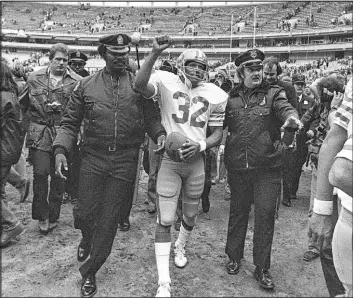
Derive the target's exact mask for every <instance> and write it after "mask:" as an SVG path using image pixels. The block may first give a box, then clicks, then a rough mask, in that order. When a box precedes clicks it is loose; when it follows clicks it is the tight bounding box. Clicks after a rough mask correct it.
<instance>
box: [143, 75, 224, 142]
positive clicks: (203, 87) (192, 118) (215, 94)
mask: <svg viewBox="0 0 353 298" xmlns="http://www.w3.org/2000/svg"><path fill="white" fill-rule="evenodd" d="M150 83H152V84H153V85H154V87H155V94H154V96H153V99H154V100H158V102H159V107H160V109H161V118H162V125H163V126H164V128H165V130H166V131H167V135H168V134H170V133H171V132H180V133H182V134H183V135H185V136H187V137H188V138H190V139H191V140H193V141H195V142H198V141H204V140H206V129H207V125H208V126H223V121H224V114H225V108H226V105H227V99H228V94H227V93H226V92H224V91H223V90H222V89H221V88H219V87H217V86H216V85H214V84H212V83H202V84H200V85H199V86H197V87H196V88H192V89H189V88H188V87H187V86H186V85H185V84H184V83H183V82H182V81H181V79H180V77H179V76H178V75H175V74H173V73H171V72H167V71H162V70H157V71H156V72H154V73H153V74H152V75H151V79H150Z"/></svg>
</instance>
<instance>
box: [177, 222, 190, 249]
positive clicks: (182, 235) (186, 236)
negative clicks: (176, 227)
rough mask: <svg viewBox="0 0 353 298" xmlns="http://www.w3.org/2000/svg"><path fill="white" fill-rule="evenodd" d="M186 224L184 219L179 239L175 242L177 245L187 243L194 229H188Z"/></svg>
mask: <svg viewBox="0 0 353 298" xmlns="http://www.w3.org/2000/svg"><path fill="white" fill-rule="evenodd" d="M184 224H185V223H184V221H182V223H181V227H180V231H179V237H178V240H177V241H176V242H175V246H178V245H179V244H181V245H182V246H183V247H184V246H185V245H186V242H187V241H188V240H189V238H190V235H191V231H192V230H190V231H189V230H187V229H186V228H185V227H184Z"/></svg>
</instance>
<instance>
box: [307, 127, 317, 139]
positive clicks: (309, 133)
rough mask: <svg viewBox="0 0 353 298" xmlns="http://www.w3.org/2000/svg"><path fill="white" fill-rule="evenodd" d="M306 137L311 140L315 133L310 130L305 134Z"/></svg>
mask: <svg viewBox="0 0 353 298" xmlns="http://www.w3.org/2000/svg"><path fill="white" fill-rule="evenodd" d="M306 136H307V137H308V138H309V139H312V138H313V137H314V136H315V133H314V132H313V131H312V130H311V129H310V130H308V131H307V132H306Z"/></svg>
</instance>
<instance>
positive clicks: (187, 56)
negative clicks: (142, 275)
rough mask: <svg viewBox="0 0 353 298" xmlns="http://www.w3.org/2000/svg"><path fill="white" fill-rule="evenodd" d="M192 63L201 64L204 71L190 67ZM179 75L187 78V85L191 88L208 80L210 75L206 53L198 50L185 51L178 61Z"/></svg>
mask: <svg viewBox="0 0 353 298" xmlns="http://www.w3.org/2000/svg"><path fill="white" fill-rule="evenodd" d="M190 62H198V63H200V64H201V65H202V66H203V68H204V69H199V68H194V67H190V66H188V64H189V63H190ZM176 66H177V69H178V73H179V74H180V75H182V76H183V77H184V78H185V84H186V85H187V86H188V87H189V88H191V83H193V84H192V85H197V84H198V83H200V82H204V81H206V80H207V74H208V68H209V66H208V59H207V57H206V55H205V53H204V52H202V51H201V50H198V49H188V50H185V51H184V52H183V53H181V54H180V56H179V57H178V59H177V64H176Z"/></svg>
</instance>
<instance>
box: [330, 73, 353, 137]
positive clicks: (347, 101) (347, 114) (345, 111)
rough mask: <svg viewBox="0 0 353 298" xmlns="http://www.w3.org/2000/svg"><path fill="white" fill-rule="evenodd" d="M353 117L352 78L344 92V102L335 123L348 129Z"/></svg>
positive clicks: (337, 113) (336, 115)
mask: <svg viewBox="0 0 353 298" xmlns="http://www.w3.org/2000/svg"><path fill="white" fill-rule="evenodd" d="M351 119H352V78H351V79H350V80H349V82H348V84H347V86H346V91H345V93H344V97H343V102H342V104H341V105H340V106H339V108H338V109H337V111H336V114H335V118H334V120H333V123H335V124H337V125H339V126H341V127H343V128H344V129H346V130H348V123H349V122H350V120H351Z"/></svg>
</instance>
